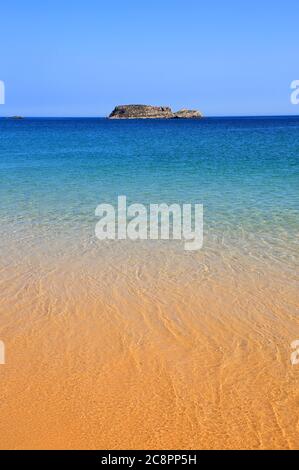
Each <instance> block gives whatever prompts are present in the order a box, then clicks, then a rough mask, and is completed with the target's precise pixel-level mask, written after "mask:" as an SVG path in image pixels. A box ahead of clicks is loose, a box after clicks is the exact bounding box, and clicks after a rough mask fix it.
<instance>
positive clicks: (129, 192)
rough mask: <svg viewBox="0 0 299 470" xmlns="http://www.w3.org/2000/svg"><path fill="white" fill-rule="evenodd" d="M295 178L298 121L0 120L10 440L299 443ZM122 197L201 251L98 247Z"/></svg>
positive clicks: (159, 244) (5, 413)
mask: <svg viewBox="0 0 299 470" xmlns="http://www.w3.org/2000/svg"><path fill="white" fill-rule="evenodd" d="M298 170H299V117H242V118H237V117H236V118H204V119H201V120H196V119H195V120H192V119H191V120H128V121H122V120H117V121H116V120H114V121H110V120H108V119H103V118H99V119H94V118H86V119H85V118H67V119H66V118H51V119H50V118H26V119H23V120H10V119H0V182H1V184H0V220H1V229H0V232H1V255H0V257H1V269H0V286H1V301H0V340H2V341H4V343H5V346H6V356H7V364H6V365H5V366H1V367H2V369H1V370H0V372H1V373H2V375H3V380H2V384H3V386H2V394H1V396H2V399H1V400H0V403H1V405H0V408H1V409H0V412H1V416H2V425H1V426H0V432H1V435H2V436H3V439H2V445H3V446H4V447H6V448H7V447H9V448H11V447H12V446H13V447H17V448H27V447H32V446H34V447H35V448H45V446H47V447H49V448H65V447H69V448H74V447H76V448H82V447H85V448H109V449H112V448H117V447H119V446H120V445H121V446H123V448H220V447H223V448H242V447H244V445H245V443H246V446H247V447H248V448H295V447H296V445H297V444H298V436H297V435H296V413H295V410H296V406H297V405H298V393H297V391H296V383H297V382H296V380H297V379H298V377H297V379H296V371H298V369H296V367H295V366H292V365H291V363H290V354H291V349H290V344H291V342H292V341H293V340H296V339H298V338H299V323H298V313H299V311H298V300H299V299H298V277H297V275H298V259H299V258H298V254H299V253H298V247H299V246H298V233H299V217H298V216H299V172H298ZM120 195H125V196H127V200H128V204H131V203H141V204H144V205H145V206H148V205H149V204H157V203H167V204H172V203H178V204H185V203H192V204H196V203H198V204H203V207H204V239H203V247H202V249H201V250H200V251H194V252H186V251H184V249H183V241H179V240H162V241H154V240H143V241H135V242H134V241H131V240H120V241H118V240H115V241H101V240H98V239H97V238H96V236H95V226H96V223H97V221H98V218H97V217H96V215H95V209H96V207H97V206H98V205H99V204H101V203H109V204H113V205H115V206H116V205H117V197H118V196H120ZM297 367H299V366H297ZM3 397H5V399H4V398H3ZM292 410H293V411H292ZM120 417H121V418H120ZM28 421H29V422H30V423H31V427H30V436H28V434H27V433H26V427H27V423H28ZM2 426H3V429H1V427H2ZM16 429H18V431H17V432H16ZM58 431H59V432H58Z"/></svg>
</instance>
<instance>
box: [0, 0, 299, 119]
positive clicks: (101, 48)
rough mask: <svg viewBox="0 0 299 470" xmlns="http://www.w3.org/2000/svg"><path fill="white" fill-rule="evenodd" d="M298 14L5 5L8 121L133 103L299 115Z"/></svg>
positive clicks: (179, 4)
mask: <svg viewBox="0 0 299 470" xmlns="http://www.w3.org/2000/svg"><path fill="white" fill-rule="evenodd" d="M298 15H299V7H298V2H297V1H296V2H295V1H293V0H291V1H288V0H285V1H281V0H275V1H267V0H264V1H261V0H259V1H258V0H251V1H248V0H243V1H240V0H238V1H233V0H226V1H223V0H214V1H211V0H210V1H200V0H197V1H193V0H185V1H183V0H181V1H177V0H171V1H169V0H164V1H163V0H160V1H156V0H151V1H147V2H146V1H140V0H139V1H135V0H127V1H126V0H122V1H113V0H111V1H110V2H108V1H101V0H97V1H95V0H85V1H84V2H83V1H76V0H74V1H68V0H61V1H57V0H51V1H45V2H40V1H35V0H27V1H26V2H25V1H24V0H22V1H21V0H16V1H14V2H8V0H4V1H3V2H2V3H1V27H0V43H1V55H0V80H3V81H4V82H5V86H6V104H5V105H4V106H2V105H1V106H0V115H12V114H22V115H25V116H104V115H106V114H108V113H109V112H110V111H111V109H112V108H113V107H114V106H115V105H116V104H126V103H145V104H156V105H169V106H171V107H172V108H173V109H174V110H176V109H178V108H181V107H189V108H197V109H200V110H202V111H203V112H204V114H205V115H208V116H216V115H261V114H262V115H263V114H299V106H294V105H292V104H291V103H290V83H291V82H292V81H293V80H295V79H299V57H298V44H299V27H298Z"/></svg>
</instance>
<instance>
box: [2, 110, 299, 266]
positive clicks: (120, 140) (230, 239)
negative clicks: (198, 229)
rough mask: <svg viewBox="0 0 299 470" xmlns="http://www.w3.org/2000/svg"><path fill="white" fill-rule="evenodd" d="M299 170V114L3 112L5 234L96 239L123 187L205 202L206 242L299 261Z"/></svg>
mask: <svg viewBox="0 0 299 470" xmlns="http://www.w3.org/2000/svg"><path fill="white" fill-rule="evenodd" d="M298 168H299V117H275V118H208V119H203V120H188V121H176V120H173V121H168V120H154V121H143V120H142V121H138V120H136V121H109V120H106V119H25V120H21V121H13V120H5V119H1V120H0V183H1V184H0V219H1V232H2V240H4V239H5V240H8V239H13V238H14V236H16V237H18V236H19V235H20V233H21V232H22V233H23V234H24V233H26V232H28V233H32V234H34V235H33V236H34V237H37V238H38V236H39V235H40V236H41V237H47V236H50V234H51V236H53V237H54V238H55V236H58V234H65V235H66V234H67V235H69V236H74V234H75V233H78V230H80V231H81V233H82V234H83V236H84V237H86V238H88V237H90V238H91V237H94V226H95V223H96V218H95V215H94V211H95V208H96V206H97V205H98V204H99V203H102V202H109V203H116V198H117V196H118V195H121V194H124V195H127V197H128V202H129V203H130V202H140V203H144V204H149V203H158V202H166V203H172V202H177V203H184V202H198V203H202V204H203V205H204V222H205V246H206V247H210V246H212V245H213V244H214V245H215V246H217V244H218V245H219V243H220V244H222V245H225V244H231V245H234V246H238V247H239V249H240V250H243V251H244V253H246V250H247V251H248V250H250V251H251V252H252V251H254V253H255V255H259V256H269V257H276V258H277V257H278V258H279V259H280V260H281V261H283V262H285V263H289V264H290V265H291V266H293V267H294V262H295V261H296V255H297V254H298V228H299V219H298V214H299V197H298V195H299V174H298ZM13 234H15V235H13ZM45 234H46V235H45Z"/></svg>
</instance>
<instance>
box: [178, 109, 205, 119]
mask: <svg viewBox="0 0 299 470" xmlns="http://www.w3.org/2000/svg"><path fill="white" fill-rule="evenodd" d="M174 117H175V118H178V119H194V118H202V117H203V116H202V114H201V112H200V111H196V110H193V109H180V111H177V112H176V113H174Z"/></svg>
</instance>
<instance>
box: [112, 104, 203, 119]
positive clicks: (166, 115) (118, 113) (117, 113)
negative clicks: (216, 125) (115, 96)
mask: <svg viewBox="0 0 299 470" xmlns="http://www.w3.org/2000/svg"><path fill="white" fill-rule="evenodd" d="M202 117H203V115H202V113H201V112H200V111H197V110H192V109H181V110H179V111H177V112H173V111H172V110H171V108H170V107H169V106H149V105H144V104H126V105H120V106H116V107H115V108H114V110H113V111H112V113H111V114H110V115H109V116H108V118H109V119H200V118H202Z"/></svg>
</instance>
